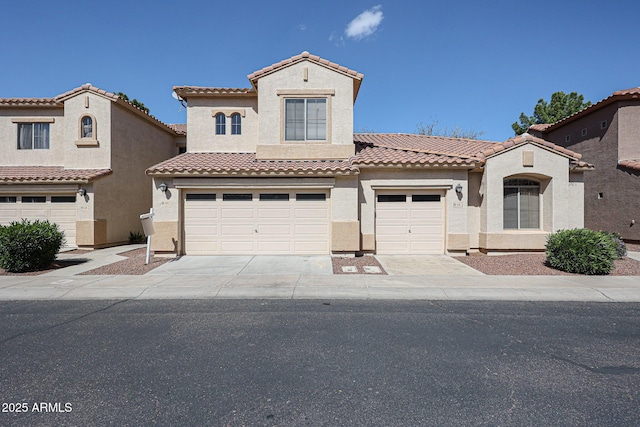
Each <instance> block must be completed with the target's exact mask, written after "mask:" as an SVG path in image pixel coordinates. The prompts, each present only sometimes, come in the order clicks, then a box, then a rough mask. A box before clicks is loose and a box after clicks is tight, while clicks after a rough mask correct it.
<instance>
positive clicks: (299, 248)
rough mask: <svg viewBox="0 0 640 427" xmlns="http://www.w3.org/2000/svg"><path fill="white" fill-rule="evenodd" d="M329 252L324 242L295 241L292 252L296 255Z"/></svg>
mask: <svg viewBox="0 0 640 427" xmlns="http://www.w3.org/2000/svg"><path fill="white" fill-rule="evenodd" d="M328 251H329V245H328V243H327V241H326V240H323V241H317V242H316V241H310V240H296V241H295V242H294V252H295V253H298V254H319V253H326V252H328Z"/></svg>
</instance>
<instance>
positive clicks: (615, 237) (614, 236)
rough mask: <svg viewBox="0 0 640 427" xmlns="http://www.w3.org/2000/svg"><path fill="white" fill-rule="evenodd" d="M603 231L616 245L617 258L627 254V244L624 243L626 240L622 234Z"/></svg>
mask: <svg viewBox="0 0 640 427" xmlns="http://www.w3.org/2000/svg"><path fill="white" fill-rule="evenodd" d="M603 233H604V234H606V235H607V236H609V238H610V239H611V240H612V241H613V243H614V244H615V245H616V255H617V259H622V258H623V257H625V256H627V245H626V244H625V243H624V240H622V236H620V235H619V234H618V233H609V232H606V231H603Z"/></svg>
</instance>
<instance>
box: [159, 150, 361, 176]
mask: <svg viewBox="0 0 640 427" xmlns="http://www.w3.org/2000/svg"><path fill="white" fill-rule="evenodd" d="M357 172H358V169H357V168H355V167H353V166H351V165H350V164H349V162H348V161H347V160H257V159H256V155H255V153H184V154H180V155H179V156H176V157H173V158H171V159H169V160H166V161H164V162H162V163H159V164H157V165H155V166H152V167H150V168H149V169H147V173H148V174H152V175H153V174H170V175H218V174H219V175H234V174H238V175H272V174H276V175H306V174H313V175H317V174H327V175H340V174H352V173H357Z"/></svg>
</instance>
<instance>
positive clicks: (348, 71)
mask: <svg viewBox="0 0 640 427" xmlns="http://www.w3.org/2000/svg"><path fill="white" fill-rule="evenodd" d="M305 59H307V60H309V61H312V62H315V63H317V64H320V65H323V66H326V67H328V68H333V69H334V70H336V71H340V72H341V73H343V74H347V75H349V76H351V77H353V78H355V79H358V80H362V78H363V77H364V74H361V73H358V72H357V71H355V70H351V69H349V68H347V67H343V66H341V65H338V64H336V63H334V62H330V61H328V60H326V59H323V58H320V57H319V56H317V55H312V54H310V53H309V52H307V51H304V52H302V53H301V54H299V55H295V56H292V57H291V58H287V59H283V60H282V61H280V62H276V63H275V64H272V65H269V66H268V67H264V68H262V69H261V70H258V71H255V72H253V73H251V74H249V75H248V76H247V77H248V79H249V80H251V81H254V80H257V79H259V78H260V77H262V76H264V75H265V74H269V73H271V72H274V71H276V70H278V69H280V68H283V67H287V66H289V65H291V64H294V63H296V62H299V61H302V60H305Z"/></svg>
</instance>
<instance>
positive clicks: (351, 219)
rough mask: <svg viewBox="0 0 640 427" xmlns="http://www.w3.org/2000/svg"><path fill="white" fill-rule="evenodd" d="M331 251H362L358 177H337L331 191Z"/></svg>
mask: <svg viewBox="0 0 640 427" xmlns="http://www.w3.org/2000/svg"><path fill="white" fill-rule="evenodd" d="M331 250H332V251H334V252H355V251H359V250H360V225H359V222H358V177H357V176H355V175H354V176H343V177H336V180H335V187H333V188H332V189H331Z"/></svg>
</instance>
